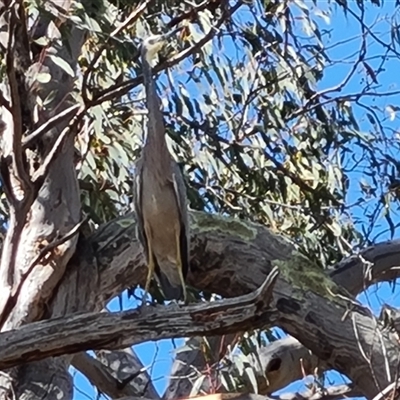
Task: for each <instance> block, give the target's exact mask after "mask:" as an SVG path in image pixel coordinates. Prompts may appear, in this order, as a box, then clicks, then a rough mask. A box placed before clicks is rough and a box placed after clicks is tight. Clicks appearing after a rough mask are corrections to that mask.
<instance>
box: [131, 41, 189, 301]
mask: <svg viewBox="0 0 400 400" xmlns="http://www.w3.org/2000/svg"><path fill="white" fill-rule="evenodd" d="M168 36H170V35H168ZM168 36H155V37H150V38H148V39H146V40H145V41H144V42H143V44H142V65H143V77H144V85H145V88H146V101H147V108H148V120H147V121H148V122H147V139H146V143H145V146H144V148H143V151H142V156H141V158H140V159H139V161H138V162H137V163H136V172H135V174H136V176H135V186H136V188H135V196H134V201H135V211H136V215H137V218H138V236H139V240H140V241H141V243H142V245H143V248H144V251H145V254H146V259H147V263H148V267H149V271H148V276H147V280H146V287H145V292H146V293H147V290H148V288H149V283H150V280H151V277H152V274H153V272H154V273H155V275H156V277H157V280H158V282H159V284H160V286H161V288H162V290H163V292H164V295H165V297H166V298H167V299H168V300H171V299H176V300H179V299H181V298H182V297H183V298H184V300H185V301H186V287H185V278H186V275H187V272H188V269H189V240H190V237H189V221H188V212H187V201H186V188H185V184H184V181H183V177H182V174H181V171H180V169H179V167H178V165H177V163H176V162H175V161H174V159H173V158H172V156H171V154H170V153H169V150H168V147H167V143H166V140H165V125H164V120H163V116H162V112H161V109H160V108H161V104H160V100H159V98H158V96H157V92H156V88H155V82H154V80H153V76H152V69H151V66H150V60H151V57H152V56H153V55H154V54H155V53H156V52H157V51H158V50H159V49H160V48H161V44H162V42H163V41H164V42H165V39H167V38H168ZM145 295H146V294H145Z"/></svg>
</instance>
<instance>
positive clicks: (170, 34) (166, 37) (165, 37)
mask: <svg viewBox="0 0 400 400" xmlns="http://www.w3.org/2000/svg"><path fill="white" fill-rule="evenodd" d="M182 29H183V26H179V27H177V28H175V29H173V30H172V31H171V32H168V33H164V34H163V35H161V40H162V41H163V42H168V41H169V40H170V39H171V38H172V37H173V36H175V35H176V34H177V33H178V32H180V31H181V30H182Z"/></svg>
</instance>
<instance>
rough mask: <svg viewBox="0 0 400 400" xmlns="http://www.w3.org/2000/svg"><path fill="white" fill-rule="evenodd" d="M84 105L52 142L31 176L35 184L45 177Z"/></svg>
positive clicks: (39, 183)
mask: <svg viewBox="0 0 400 400" xmlns="http://www.w3.org/2000/svg"><path fill="white" fill-rule="evenodd" d="M85 109H86V108H85V107H84V106H80V108H79V111H78V112H77V113H76V114H75V117H74V118H73V119H72V121H71V122H70V123H69V125H68V126H66V127H65V128H64V129H63V131H62V132H61V133H60V135H59V136H58V137H57V140H56V142H55V143H54V146H53V147H52V149H51V150H50V152H49V154H47V156H46V158H45V159H44V161H43V164H42V165H41V166H40V168H39V169H38V170H37V171H36V172H35V173H34V174H33V176H32V182H33V183H34V184H35V185H36V186H40V185H41V183H42V182H43V180H44V179H45V178H46V176H47V174H48V172H49V169H50V165H51V164H52V163H53V161H54V160H55V158H56V156H57V154H58V153H59V151H60V150H61V147H62V146H63V145H64V141H65V140H66V138H67V137H68V135H69V134H70V132H71V131H73V130H74V129H75V128H76V125H77V123H78V122H79V121H80V119H81V118H82V117H83V114H84V113H85Z"/></svg>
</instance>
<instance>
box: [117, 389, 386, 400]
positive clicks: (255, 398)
mask: <svg viewBox="0 0 400 400" xmlns="http://www.w3.org/2000/svg"><path fill="white" fill-rule="evenodd" d="M361 396H362V393H361V392H360V391H359V390H357V389H355V388H354V387H353V385H338V386H330V387H328V388H324V389H323V390H318V391H312V390H307V391H306V392H300V393H285V394H284V395H282V396H271V397H269V396H265V395H259V394H252V393H215V394H208V395H205V396H197V397H188V396H187V397H180V398H179V400H189V399H190V400H299V399H301V400H341V399H346V398H349V397H361ZM175 399H176V398H175ZM120 400H148V399H146V398H143V397H140V398H139V397H137V396H129V397H123V398H122V399H120ZM171 400H173V399H171ZM374 400H381V399H374Z"/></svg>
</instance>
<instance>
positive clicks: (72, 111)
mask: <svg viewBox="0 0 400 400" xmlns="http://www.w3.org/2000/svg"><path fill="white" fill-rule="evenodd" d="M79 108H80V105H79V104H75V105H73V106H71V107H68V108H66V109H65V110H63V111H61V112H60V113H58V114H57V115H55V116H54V117H51V118H50V119H49V120H47V121H46V122H45V123H44V124H43V125H41V126H40V127H39V128H38V129H36V130H35V131H34V132H32V133H31V134H30V135H28V136H26V137H25V138H23V139H22V148H23V149H26V148H27V147H29V146H30V145H31V144H32V143H33V142H34V141H35V140H37V139H38V138H39V137H40V136H43V135H44V134H45V133H46V132H48V131H49V130H50V129H53V128H54V127H55V126H56V125H57V124H59V123H60V122H62V121H64V120H65V119H68V118H73V117H74V116H75V115H76V111H77V110H78V109H79Z"/></svg>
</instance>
